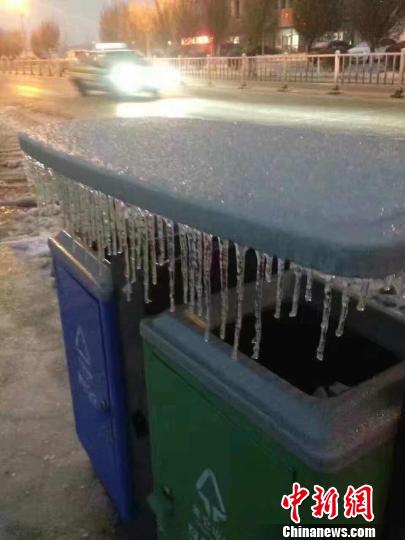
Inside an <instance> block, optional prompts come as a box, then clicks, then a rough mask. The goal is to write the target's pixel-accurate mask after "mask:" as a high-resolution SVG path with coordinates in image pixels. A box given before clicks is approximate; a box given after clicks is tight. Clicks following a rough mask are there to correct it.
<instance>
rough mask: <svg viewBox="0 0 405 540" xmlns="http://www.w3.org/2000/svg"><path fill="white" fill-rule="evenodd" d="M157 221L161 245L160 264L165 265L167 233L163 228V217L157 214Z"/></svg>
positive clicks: (159, 243)
mask: <svg viewBox="0 0 405 540" xmlns="http://www.w3.org/2000/svg"><path fill="white" fill-rule="evenodd" d="M156 223H157V237H158V245H159V259H158V260H159V266H163V265H164V264H165V263H166V248H165V233H164V228H163V223H164V222H163V218H162V217H161V216H156Z"/></svg>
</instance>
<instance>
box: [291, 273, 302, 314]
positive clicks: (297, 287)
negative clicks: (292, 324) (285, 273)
mask: <svg viewBox="0 0 405 540" xmlns="http://www.w3.org/2000/svg"><path fill="white" fill-rule="evenodd" d="M294 278H295V279H294V292H293V299H292V306H291V311H290V317H291V318H294V317H296V316H297V315H298V307H299V303H300V296H301V281H302V268H301V267H300V266H296V267H295V268H294Z"/></svg>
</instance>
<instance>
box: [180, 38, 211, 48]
mask: <svg viewBox="0 0 405 540" xmlns="http://www.w3.org/2000/svg"><path fill="white" fill-rule="evenodd" d="M212 42H213V38H212V37H211V36H194V37H187V38H182V39H181V44H182V45H183V46H187V45H209V44H210V43H212Z"/></svg>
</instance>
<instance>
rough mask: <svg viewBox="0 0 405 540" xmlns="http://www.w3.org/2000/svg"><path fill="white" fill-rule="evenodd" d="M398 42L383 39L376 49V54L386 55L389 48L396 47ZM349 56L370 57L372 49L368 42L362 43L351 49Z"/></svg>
mask: <svg viewBox="0 0 405 540" xmlns="http://www.w3.org/2000/svg"><path fill="white" fill-rule="evenodd" d="M395 44H396V41H395V40H394V39H391V38H385V39H382V40H381V41H380V42H379V43H378V44H377V47H376V48H375V50H374V52H376V53H385V52H387V49H388V47H390V46H392V45H395ZM347 52H348V53H349V54H358V55H360V54H361V55H369V54H371V52H372V51H371V47H370V45H369V44H368V43H367V42H366V41H362V42H361V43H359V44H358V45H356V46H355V47H351V48H350V49H349V50H348V51H347Z"/></svg>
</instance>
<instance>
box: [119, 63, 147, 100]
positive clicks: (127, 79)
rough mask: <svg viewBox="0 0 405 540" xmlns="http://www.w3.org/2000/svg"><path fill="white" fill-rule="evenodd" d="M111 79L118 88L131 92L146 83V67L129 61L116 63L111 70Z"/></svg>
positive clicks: (127, 92)
mask: <svg viewBox="0 0 405 540" xmlns="http://www.w3.org/2000/svg"><path fill="white" fill-rule="evenodd" d="M110 80H111V82H112V84H113V85H114V86H115V88H117V90H119V91H120V92H123V93H125V94H131V93H134V92H136V91H138V90H139V89H140V88H141V87H142V86H143V85H144V82H145V73H144V69H143V68H142V67H141V66H137V65H135V64H132V63H129V62H123V63H120V64H116V65H115V66H114V67H113V68H112V70H111V73H110Z"/></svg>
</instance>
